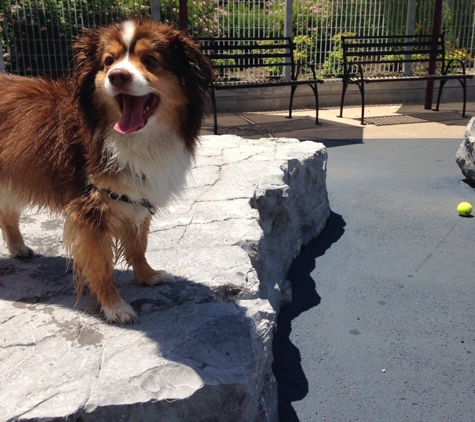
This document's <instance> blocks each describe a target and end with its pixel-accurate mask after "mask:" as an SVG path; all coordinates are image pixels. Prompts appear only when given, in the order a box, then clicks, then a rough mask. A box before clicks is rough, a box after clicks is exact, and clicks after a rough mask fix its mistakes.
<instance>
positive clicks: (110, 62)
mask: <svg viewBox="0 0 475 422" xmlns="http://www.w3.org/2000/svg"><path fill="white" fill-rule="evenodd" d="M113 64H114V57H112V56H108V57H106V58H105V60H104V65H105V66H112V65H113Z"/></svg>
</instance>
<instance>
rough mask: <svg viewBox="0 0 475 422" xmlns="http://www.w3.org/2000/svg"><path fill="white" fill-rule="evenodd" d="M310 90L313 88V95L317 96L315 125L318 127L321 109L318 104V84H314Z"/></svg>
mask: <svg viewBox="0 0 475 422" xmlns="http://www.w3.org/2000/svg"><path fill="white" fill-rule="evenodd" d="M310 88H312V91H313V95H315V124H316V125H318V124H320V123H318V109H319V108H320V106H319V104H318V85H317V84H312V85H310Z"/></svg>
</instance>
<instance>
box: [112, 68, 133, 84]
mask: <svg viewBox="0 0 475 422" xmlns="http://www.w3.org/2000/svg"><path fill="white" fill-rule="evenodd" d="M108 78H109V81H110V83H111V84H112V85H114V86H116V87H118V88H120V87H123V86H124V85H125V84H127V83H128V82H129V81H130V80H131V79H132V74H131V73H130V72H129V71H127V70H125V69H113V70H111V71H110V72H109V75H108Z"/></svg>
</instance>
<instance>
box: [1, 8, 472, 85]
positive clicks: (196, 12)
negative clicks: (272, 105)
mask: <svg viewBox="0 0 475 422" xmlns="http://www.w3.org/2000/svg"><path fill="white" fill-rule="evenodd" d="M288 4H289V2H288V1H287V2H286V1H285V0H188V1H187V12H188V13H187V16H188V30H189V32H190V34H191V35H192V36H206V35H210V36H222V37H231V36H239V35H247V36H258V37H265V36H281V35H284V34H285V33H291V34H292V35H293V37H294V40H295V42H296V44H297V52H296V55H297V57H296V59H297V61H300V62H306V63H312V64H313V66H314V67H315V69H316V71H317V72H318V73H319V74H320V75H324V76H327V77H328V76H332V75H336V74H338V68H339V63H340V60H341V51H340V47H339V40H340V36H341V35H342V34H345V33H352V34H357V35H394V34H405V33H407V32H408V31H413V33H416V34H417V33H419V34H429V33H431V32H432V17H433V14H434V10H433V8H434V0H413V1H406V0H293V7H292V8H291V9H290V8H288ZM411 4H413V5H414V6H415V7H414V8H413V10H409V8H410V5H411ZM286 5H287V9H286ZM179 12H180V10H179V0H172V1H163V0H162V1H159V0H122V1H119V0H0V40H1V47H2V49H3V59H4V60H3V62H4V63H3V66H4V68H5V69H6V71H8V72H12V73H18V74H22V75H48V76H53V77H55V76H58V75H60V74H62V73H66V72H68V70H69V68H70V64H71V60H72V57H71V43H72V40H73V39H74V37H75V36H76V35H77V34H79V33H80V31H81V30H82V28H83V27H94V26H98V25H104V24H108V23H111V22H116V21H120V20H122V19H124V18H125V17H128V16H132V15H142V16H153V17H154V18H159V19H161V20H162V21H168V22H170V23H172V24H175V25H177V26H179V25H180V23H179V18H180V13H179ZM442 28H443V32H445V34H446V40H447V51H448V52H449V54H451V55H454V56H458V57H459V58H463V59H464V60H465V61H466V63H467V65H468V67H469V69H471V70H472V71H475V64H474V57H475V46H474V35H475V33H474V32H475V30H474V28H475V0H444V2H443V21H442ZM1 68H2V57H1V56H0V70H1Z"/></svg>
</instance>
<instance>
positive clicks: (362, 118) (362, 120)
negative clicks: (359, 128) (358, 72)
mask: <svg viewBox="0 0 475 422" xmlns="http://www.w3.org/2000/svg"><path fill="white" fill-rule="evenodd" d="M357 85H358V88H359V90H360V93H361V124H362V125H364V124H365V122H364V106H365V95H364V82H361V83H359V84H357Z"/></svg>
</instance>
